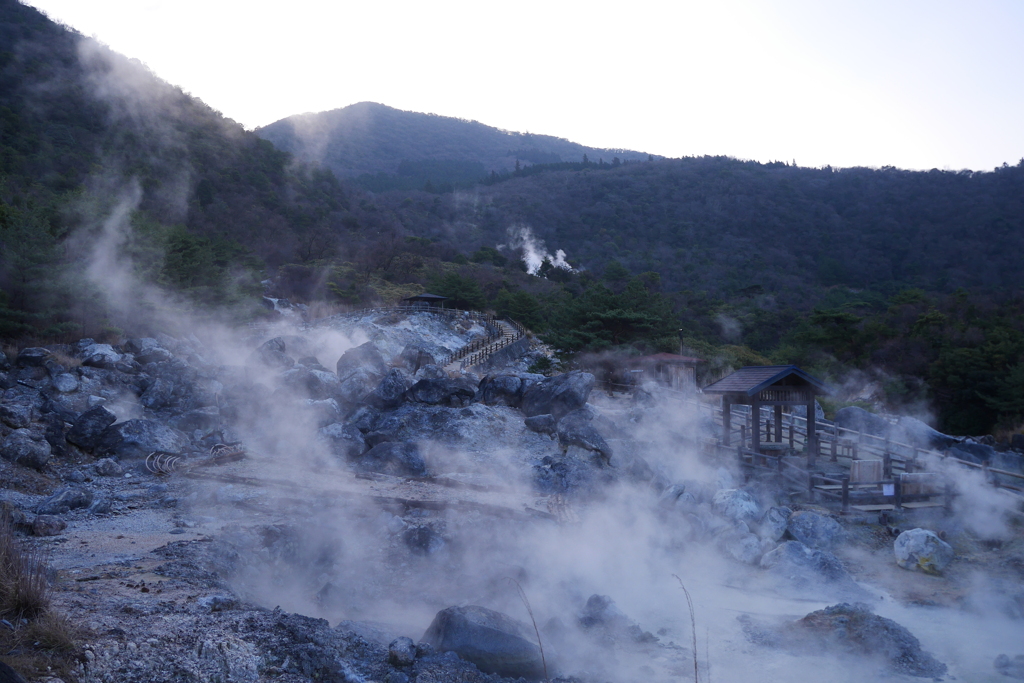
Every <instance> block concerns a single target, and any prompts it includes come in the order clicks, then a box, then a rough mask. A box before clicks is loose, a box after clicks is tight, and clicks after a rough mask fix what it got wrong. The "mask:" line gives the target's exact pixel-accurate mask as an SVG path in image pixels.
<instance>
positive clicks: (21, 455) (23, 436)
mask: <svg viewBox="0 0 1024 683" xmlns="http://www.w3.org/2000/svg"><path fill="white" fill-rule="evenodd" d="M50 453H51V451H50V444H49V443H47V442H46V440H44V439H41V438H38V437H37V436H36V435H35V434H34V433H32V432H30V431H29V430H27V429H15V430H14V431H13V432H11V433H10V434H8V435H7V438H5V439H4V440H3V443H2V444H0V456H2V457H3V458H4V459H5V460H9V461H11V462H15V463H18V464H19V465H23V466H25V467H31V468H32V469H36V470H41V469H43V468H44V467H46V463H48V462H50Z"/></svg>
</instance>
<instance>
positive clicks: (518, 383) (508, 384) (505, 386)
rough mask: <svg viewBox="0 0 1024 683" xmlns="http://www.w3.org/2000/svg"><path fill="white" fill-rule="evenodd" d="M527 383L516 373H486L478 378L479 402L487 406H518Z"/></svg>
mask: <svg viewBox="0 0 1024 683" xmlns="http://www.w3.org/2000/svg"><path fill="white" fill-rule="evenodd" d="M529 384H530V383H529V382H524V381H523V379H522V378H521V377H518V376H516V375H487V376H486V377H484V378H483V379H482V380H480V386H479V398H480V402H481V403H483V404H484V405H488V406H510V407H512V408H518V407H519V406H520V405H521V404H522V402H523V390H524V389H525V388H526V387H527V386H529Z"/></svg>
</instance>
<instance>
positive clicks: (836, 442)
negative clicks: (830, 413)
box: [831, 430, 839, 462]
mask: <svg viewBox="0 0 1024 683" xmlns="http://www.w3.org/2000/svg"><path fill="white" fill-rule="evenodd" d="M838 448H839V432H838V430H837V431H836V438H834V439H833V440H832V458H831V459H832V462H836V461H837V460H838V459H839V455H838V453H836V450H837V449H838Z"/></svg>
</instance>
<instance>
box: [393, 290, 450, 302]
mask: <svg viewBox="0 0 1024 683" xmlns="http://www.w3.org/2000/svg"><path fill="white" fill-rule="evenodd" d="M447 300H448V297H446V296H441V295H440V294H431V293H429V292H424V293H423V294H417V295H416V296H407V297H406V298H404V299H402V301H447Z"/></svg>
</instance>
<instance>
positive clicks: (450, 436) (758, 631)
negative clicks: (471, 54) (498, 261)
mask: <svg viewBox="0 0 1024 683" xmlns="http://www.w3.org/2000/svg"><path fill="white" fill-rule="evenodd" d="M485 334H486V333H485V331H484V330H483V328H482V327H481V326H480V324H479V323H478V322H476V321H475V320H474V319H473V318H470V317H462V318H460V317H454V318H442V317H440V316H434V315H431V314H429V313H416V314H406V313H388V312H377V313H366V314H354V315H347V316H337V317H334V318H330V319H326V320H322V321H319V322H318V323H316V324H315V325H305V326H296V327H290V328H287V329H285V328H282V329H275V328H260V329H248V330H245V331H242V332H229V331H224V330H209V329H197V330H196V333H195V334H194V335H191V336H189V337H188V338H184V339H182V338H171V337H169V336H160V335H158V336H155V337H147V338H126V339H121V340H116V341H117V342H118V343H115V344H106V343H97V342H95V341H94V340H88V339H85V340H80V341H78V342H77V343H74V344H68V345H60V346H50V347H46V348H39V347H36V348H33V347H30V348H23V349H20V350H11V353H10V354H9V355H4V356H0V386H2V388H3V396H2V401H0V455H2V459H0V482H2V487H3V488H2V489H0V504H2V505H3V507H4V515H5V517H6V518H7V519H8V521H9V524H10V525H11V527H12V528H13V531H14V534H15V537H16V541H17V542H18V543H19V544H20V545H21V547H23V548H24V549H26V551H38V552H39V553H41V554H42V556H44V557H45V559H46V561H47V563H48V565H49V567H50V572H49V575H48V580H49V584H50V586H51V602H52V605H53V610H54V611H55V612H57V613H60V614H62V615H64V616H65V617H66V619H67V622H68V624H70V625H71V626H70V628H71V629H72V633H71V635H70V639H71V640H72V641H73V646H72V647H70V648H69V649H67V650H66V651H65V652H64V654H63V655H61V656H56V655H52V656H51V655H50V654H47V653H48V652H49V651H48V650H47V647H48V645H47V643H44V642H41V641H39V642H34V643H33V642H32V641H30V640H25V639H22V640H20V641H18V642H19V643H20V644H19V645H18V646H17V647H16V648H13V649H10V651H7V652H0V659H3V660H4V661H7V662H9V663H11V664H12V665H13V666H15V668H16V669H18V668H20V673H21V675H23V676H24V677H25V678H26V679H27V680H39V681H44V680H47V681H50V683H56V680H58V679H59V680H62V681H65V682H67V683H70V681H81V682H83V683H84V682H92V681H103V682H108V681H109V682H113V681H117V682H121V681H125V682H134V681H139V682H142V681H147V682H149V681H190V682H192V681H197V682H198V681H202V682H203V683H213V682H218V683H228V682H235V681H246V682H255V681H281V682H285V683H287V682H295V683H298V682H300V681H346V682H351V681H383V682H387V683H406V682H409V681H417V682H419V683H431V682H441V681H460V682H472V681H499V680H507V679H518V678H525V679H527V680H540V679H561V680H575V681H580V682H584V681H594V682H597V681H602V682H603V681H634V680H636V681H639V680H644V681H660V680H678V679H680V678H697V679H700V680H711V679H716V680H726V681H728V680H739V679H740V677H743V678H746V679H749V680H773V681H796V680H809V678H808V677H810V678H813V679H814V680H822V681H826V680H827V681H855V680H856V681H863V680H872V679H874V678H876V677H881V676H884V677H887V678H888V679H890V680H915V679H916V680H920V679H922V678H933V679H943V678H944V677H946V678H948V679H950V680H952V679H954V678H957V679H960V680H1005V679H1006V678H1007V677H1014V676H1016V677H1021V676H1024V674H1021V667H1020V666H1019V658H1016V657H1017V655H1019V654H1021V652H1022V651H1024V647H1022V646H1021V643H1024V638H1021V636H1022V635H1024V585H1022V581H1024V540H1022V531H1021V523H1020V522H1021V518H1020V517H1019V503H1015V502H1012V501H1011V502H1009V503H1007V502H1006V501H1003V500H1002V499H998V500H995V494H994V493H991V492H990V490H989V489H982V488H978V489H977V490H976V489H974V488H971V487H969V486H968V483H967V482H968V480H966V479H965V483H964V484H963V491H962V492H961V493H962V496H961V498H962V500H964V501H966V502H969V503H970V504H969V505H966V506H962V507H958V508H957V510H956V511H955V512H954V513H953V514H945V513H943V512H941V511H938V512H927V511H924V510H921V511H915V512H913V513H910V512H908V513H905V514H904V516H903V517H899V518H896V517H893V518H890V519H887V520H881V521H885V522H886V523H885V524H880V523H879V522H880V520H879V519H878V517H877V516H874V517H871V516H865V515H861V516H856V515H855V516H847V517H840V516H838V515H836V514H835V511H834V510H829V509H825V508H822V507H818V506H814V505H809V504H807V503H806V502H802V501H803V499H802V498H801V497H800V496H799V492H795V491H791V490H787V489H785V488H782V487H780V486H779V485H778V484H777V482H776V481H775V480H774V479H773V478H759V477H757V476H753V477H745V476H744V474H743V473H742V472H740V471H739V470H738V469H736V464H735V462H720V461H717V460H715V459H714V458H713V457H712V456H710V455H708V454H707V453H708V452H707V451H705V450H704V449H702V448H701V444H702V443H704V442H705V441H706V440H707V439H709V438H711V437H713V435H714V425H713V424H712V423H710V421H709V419H708V418H707V417H706V414H705V416H703V417H702V416H701V414H700V413H698V411H696V410H694V409H693V408H690V407H688V406H687V405H686V404H683V403H680V402H678V401H675V400H673V399H672V398H671V397H670V396H668V395H667V394H666V395H663V394H662V393H660V392H659V391H658V389H657V388H656V387H648V388H646V389H644V390H638V391H636V392H634V393H633V394H618V395H608V394H606V393H601V392H596V391H594V390H593V386H594V378H593V376H591V375H589V374H587V373H584V372H578V371H573V372H566V373H564V374H557V375H554V376H552V377H545V376H542V375H536V374H531V373H529V372H527V367H529V365H530V362H531V358H533V357H536V356H537V355H538V354H541V353H543V351H542V350H540V349H535V350H533V351H531V352H530V354H528V355H527V357H525V358H523V359H520V360H518V361H515V362H512V363H511V364H510V365H508V366H507V367H503V368H490V369H489V370H488V371H487V372H486V373H481V374H475V373H472V372H466V373H460V372H454V371H446V370H445V369H444V368H441V367H439V366H438V362H440V360H441V358H443V357H444V356H446V355H448V354H449V353H451V352H452V351H455V350H456V349H458V348H460V347H462V346H463V345H465V344H467V343H469V342H470V341H472V340H474V339H477V338H480V337H481V336H483V335H485ZM531 354H532V355H531ZM990 494H991V495H992V496H993V500H994V502H993V500H989V499H988V498H986V496H989V495H990ZM1015 506H1016V507H1015ZM674 575H678V577H679V582H678V583H677V579H676V578H673V576H674ZM679 583H683V584H684V585H685V586H686V588H687V589H688V591H689V594H691V595H692V598H693V612H692V613H691V612H690V611H689V609H688V607H687V598H688V596H686V595H684V593H683V591H680V589H679ZM2 616H3V617H4V619H5V620H4V621H3V622H0V629H7V630H8V631H9V632H11V633H17V632H18V631H19V630H20V629H28V628H30V627H31V623H30V619H28V618H24V619H23V618H22V617H21V615H14V614H4V615H2ZM51 649H52V648H51ZM33 655H38V656H36V657H35V658H34V659H33ZM47 657H49V659H47ZM46 666H50V670H49V671H47V670H46ZM2 673H3V672H2V671H0V674H2ZM0 680H3V678H0ZM14 680H16V679H14Z"/></svg>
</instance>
